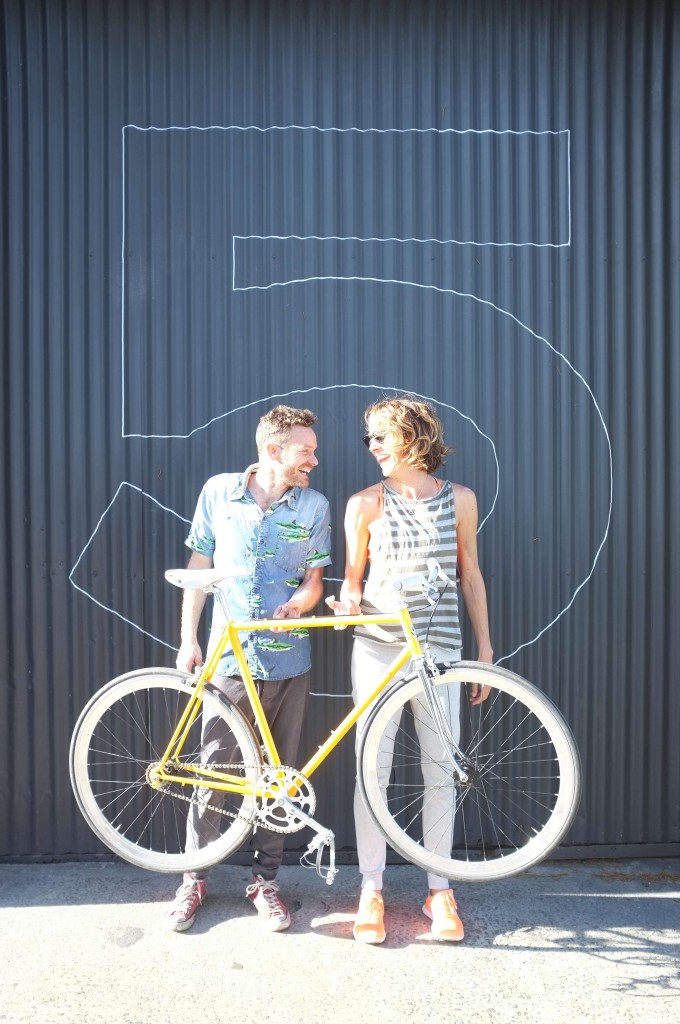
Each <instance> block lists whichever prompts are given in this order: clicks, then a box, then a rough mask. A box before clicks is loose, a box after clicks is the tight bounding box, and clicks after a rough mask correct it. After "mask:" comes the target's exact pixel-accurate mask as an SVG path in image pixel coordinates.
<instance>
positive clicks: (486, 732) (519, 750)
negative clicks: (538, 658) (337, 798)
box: [359, 662, 581, 882]
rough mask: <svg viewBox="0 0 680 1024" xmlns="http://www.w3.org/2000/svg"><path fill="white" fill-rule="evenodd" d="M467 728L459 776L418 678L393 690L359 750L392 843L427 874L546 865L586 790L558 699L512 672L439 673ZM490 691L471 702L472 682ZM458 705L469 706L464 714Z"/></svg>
mask: <svg viewBox="0 0 680 1024" xmlns="http://www.w3.org/2000/svg"><path fill="white" fill-rule="evenodd" d="M434 682H435V687H436V690H435V692H436V693H437V694H438V695H439V697H440V699H441V701H442V704H443V705H444V706H445V707H446V708H448V709H454V710H453V712H451V711H449V716H450V718H451V726H452V732H453V734H454V736H456V738H458V734H459V746H460V750H461V753H462V757H461V768H463V769H464V771H465V774H466V775H467V779H466V780H464V781H461V780H460V778H459V776H458V775H457V773H456V771H455V768H454V767H453V766H452V764H451V762H450V759H449V758H448V756H445V755H444V753H443V749H442V744H441V741H440V739H439V736H438V734H437V731H436V729H435V725H434V722H433V720H432V717H431V714H430V711H429V708H428V705H427V702H426V699H425V695H424V693H423V687H422V683H421V681H420V679H419V678H418V677H417V676H412V677H409V678H408V679H406V680H404V681H403V683H401V684H398V685H397V686H395V687H393V688H392V689H389V690H388V691H387V692H386V694H385V695H384V697H383V698H382V700H381V701H380V702H379V703H378V704H377V706H376V707H375V709H374V711H373V713H372V715H371V718H370V719H369V721H368V723H367V726H366V729H365V731H364V734H363V737H362V741H361V744H360V748H359V765H360V772H359V788H360V791H361V795H362V797H363V800H364V802H365V803H366V805H367V806H368V808H369V809H370V811H371V813H372V814H373V816H374V818H375V820H376V822H377V824H378V826H379V828H380V830H381V831H382V832H383V834H384V835H385V837H386V839H387V841H388V842H389V843H390V845H391V846H393V847H394V849H395V850H397V852H398V853H400V854H402V856H404V857H405V858H406V859H407V860H409V861H411V862H412V863H414V864H417V865H418V866H419V867H422V868H423V869H424V870H425V871H429V872H431V873H433V874H436V875H440V876H441V877H443V878H450V879H452V880H457V881H473V882H474V881H492V880H496V879H500V878H507V877H509V876H511V875H515V874H518V873H519V872H521V871H524V870H526V868H529V867H531V865H533V864H536V863H538V862H539V861H540V860H542V859H543V858H544V857H546V856H547V855H548V853H550V851H551V850H552V849H553V848H554V847H555V846H557V844H558V843H559V842H560V840H561V839H562V838H563V837H564V836H565V834H566V832H567V830H568V829H569V827H570V825H571V823H572V820H573V818H574V815H575V813H576V810H577V808H578V802H579V797H580V791H581V771H580V760H579V755H578V750H577V748H576V744H575V743H574V739H573V737H572V734H571V731H570V729H569V727H568V726H567V724H566V722H565V721H564V719H563V718H562V715H561V714H560V712H559V711H558V710H557V708H556V707H555V705H554V704H553V703H552V701H551V700H550V699H549V698H548V697H546V695H545V694H543V693H541V691H540V690H538V689H537V688H536V687H535V686H533V685H532V684H531V683H529V682H527V680H526V679H522V678H521V677H520V676H518V675H515V674H514V673H512V672H508V671H507V670H505V669H502V668H499V667H497V666H492V665H483V664H481V663H480V662H459V663H458V664H457V665H455V666H452V667H451V668H448V669H447V670H446V671H445V672H443V673H442V674H441V675H439V676H438V677H437V678H436V679H435V680H434ZM473 684H479V685H481V686H490V687H491V690H490V693H489V696H488V697H487V699H486V700H485V701H484V702H483V703H482V704H478V705H472V704H470V701H469V694H470V686H471V685H473ZM458 709H459V710H458Z"/></svg>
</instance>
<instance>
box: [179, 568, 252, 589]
mask: <svg viewBox="0 0 680 1024" xmlns="http://www.w3.org/2000/svg"><path fill="white" fill-rule="evenodd" d="M248 575H249V570H248V569H244V568H242V567H240V566H236V567H235V568H233V569H230V570H229V572H225V571H224V569H167V570H166V573H165V578H166V580H167V581H168V583H172V584H173V586H175V587H181V589H182V590H210V589H211V588H212V587H214V586H216V584H218V583H221V582H222V580H228V579H233V578H234V577H237V576H248Z"/></svg>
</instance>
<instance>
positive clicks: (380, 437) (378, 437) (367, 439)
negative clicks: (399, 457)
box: [361, 434, 387, 448]
mask: <svg viewBox="0 0 680 1024" xmlns="http://www.w3.org/2000/svg"><path fill="white" fill-rule="evenodd" d="M386 436H387V435H386V434H364V436H363V437H362V438H361V440H362V441H363V442H364V444H365V445H366V447H367V448H370V447H371V441H376V442H377V443H378V444H382V443H383V441H384V440H385V437H386Z"/></svg>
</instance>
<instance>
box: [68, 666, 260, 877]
mask: <svg viewBox="0 0 680 1024" xmlns="http://www.w3.org/2000/svg"><path fill="white" fill-rule="evenodd" d="M192 693H193V687H192V686H191V685H190V684H189V682H188V681H187V677H186V675H185V674H183V673H182V672H178V671H176V670H174V669H146V670H142V671H139V672H131V673H128V674H127V675H123V676H119V677H118V678H117V679H113V680H112V681H111V682H110V683H107V684H106V685H105V686H104V687H102V689H101V690H99V691H98V692H97V693H96V694H95V695H94V696H93V697H92V699H91V700H90V701H89V703H88V704H87V705H86V706H85V708H84V709H83V711H82V713H81V715H80V717H79V719H78V721H77V723H76V727H75V729H74V732H73V738H72V740H71V750H70V771H71V783H72V786H73V791H74V793H75V796H76V800H77V802H78V806H79V807H80V810H81V811H82V813H83V815H84V816H85V819H86V821H87V823H88V824H89V826H90V828H91V829H92V830H93V831H94V833H95V834H96V835H97V836H98V837H99V839H101V840H102V842H103V843H105V844H106V846H108V847H109V849H110V850H113V852H114V853H116V854H118V856H119V857H122V858H123V859H124V860H127V861H129V862H130V863H131V864H135V865H137V866H138V867H142V868H148V869H149V870H151V871H168V872H170V871H172V872H176V871H177V872H179V871H199V870H202V869H205V868H207V867H210V866H211V865H212V864H216V863H217V862H218V861H221V860H224V858H226V857H228V856H229V855H230V854H232V853H234V852H235V851H236V850H238V849H239V848H240V847H241V846H242V844H243V843H244V842H245V840H246V839H247V838H248V836H249V835H250V834H251V832H252V830H253V825H252V821H253V816H254V808H255V800H254V797H253V796H252V795H248V796H244V795H243V794H234V793H224V794H222V793H221V792H220V793H218V792H217V791H216V790H213V789H207V788H205V787H194V786H193V785H191V784H190V783H191V782H192V781H193V778H194V776H193V775H192V773H191V772H190V771H188V770H187V767H186V766H187V765H196V764H201V763H206V760H207V757H206V753H205V751H204V750H203V748H202V742H201V715H200V714H199V715H198V718H197V720H196V721H195V722H194V723H193V725H192V726H191V729H190V731H189V734H188V736H187V738H186V741H185V743H184V746H183V748H182V751H181V754H180V756H179V757H178V758H177V759H176V760H174V761H173V762H172V764H171V765H170V766H169V767H170V768H171V771H172V774H173V775H175V776H178V777H180V778H181V777H184V778H186V779H187V783H186V784H182V783H180V782H168V783H163V784H162V785H161V788H159V789H156V788H153V787H152V786H151V785H150V784H149V782H148V779H147V773H148V771H149V769H150V768H151V767H152V766H153V765H154V764H155V763H156V762H157V761H158V760H159V758H160V757H161V756H162V755H163V753H164V751H165V749H166V747H167V744H168V743H169V742H170V739H171V737H172V735H173V732H174V730H175V728H176V726H177V724H178V722H179V720H180V717H181V715H182V712H183V711H184V708H185V707H186V705H187V702H188V701H189V699H190V697H191V695H192ZM201 696H202V700H203V713H204V714H206V713H209V714H211V715H217V716H219V718H220V719H221V720H222V721H221V729H222V733H223V735H224V736H225V737H227V740H228V742H229V744H230V745H235V748H236V754H235V756H234V757H233V758H230V761H231V760H233V762H235V763H237V764H235V766H234V767H231V768H229V769H228V771H229V774H231V775H237V776H240V777H242V778H245V779H248V780H250V781H254V780H255V779H256V778H257V776H258V773H259V770H260V769H259V766H260V764H261V755H260V749H259V745H258V743H257V740H256V738H255V734H254V732H253V730H252V729H251V727H250V725H249V723H248V722H247V721H246V719H245V718H244V717H243V715H242V714H241V712H240V711H239V710H238V708H236V707H234V705H233V704H231V702H230V701H228V700H227V699H226V698H225V697H222V696H221V695H219V694H218V693H217V692H216V691H211V690H210V688H209V686H207V687H206V688H205V689H204V691H203V693H202V695H201ZM212 760H213V761H214V760H216V758H215V757H213V758H212ZM206 803H207V804H209V805H210V806H212V805H213V804H215V805H219V811H218V812H217V813H211V814H210V825H209V827H208V829H207V830H204V832H205V834H204V835H203V839H202V845H201V847H200V849H191V850H187V849H186V848H185V846H186V835H187V817H188V815H189V814H191V813H196V809H197V808H199V807H200V806H201V805H203V808H204V809H205V804H206Z"/></svg>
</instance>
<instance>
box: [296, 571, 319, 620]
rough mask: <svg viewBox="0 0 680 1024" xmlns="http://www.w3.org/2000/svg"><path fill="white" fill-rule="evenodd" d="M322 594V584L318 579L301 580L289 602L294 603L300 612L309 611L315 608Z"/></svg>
mask: <svg viewBox="0 0 680 1024" xmlns="http://www.w3.org/2000/svg"><path fill="white" fill-rule="evenodd" d="M322 594H323V584H322V583H321V581H320V580H316V579H311V580H303V582H302V583H301V584H300V586H299V587H298V588H297V590H296V591H295V593H294V594H293V596H292V597H291V598H290V602H289V603H290V604H294V605H296V606H297V607H298V608H299V609H300V613H301V614H302V613H303V612H311V610H312V608H316V606H317V604H318V603H319V601H320V600H321V595H322Z"/></svg>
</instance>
